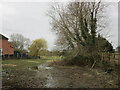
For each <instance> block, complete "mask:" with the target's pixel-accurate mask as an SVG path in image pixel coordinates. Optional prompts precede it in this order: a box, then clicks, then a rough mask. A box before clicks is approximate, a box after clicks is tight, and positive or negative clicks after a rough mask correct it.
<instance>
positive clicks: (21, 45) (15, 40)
mask: <svg viewBox="0 0 120 90" xmlns="http://www.w3.org/2000/svg"><path fill="white" fill-rule="evenodd" d="M10 41H11V44H12V45H13V47H14V49H15V51H23V50H25V49H27V47H28V46H29V44H30V40H29V39H28V38H25V37H24V36H23V35H21V34H12V35H11V36H10Z"/></svg>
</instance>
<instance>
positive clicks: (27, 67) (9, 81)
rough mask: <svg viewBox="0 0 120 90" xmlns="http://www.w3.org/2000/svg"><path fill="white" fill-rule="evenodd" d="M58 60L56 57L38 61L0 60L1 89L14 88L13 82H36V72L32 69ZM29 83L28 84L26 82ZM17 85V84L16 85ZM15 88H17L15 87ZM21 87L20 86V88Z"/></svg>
mask: <svg viewBox="0 0 120 90" xmlns="http://www.w3.org/2000/svg"><path fill="white" fill-rule="evenodd" d="M56 60H60V57H58V56H52V57H50V56H42V57H41V58H40V59H16V60H15V59H14V60H13V59H11V60H10V59H9V60H2V83H3V88H10V87H15V83H16V82H15V81H21V80H27V79H28V80H27V81H29V80H31V79H33V78H34V80H33V81H36V80H37V79H38V78H36V77H35V75H36V72H35V70H34V69H33V68H34V67H35V66H39V65H40V64H42V63H46V62H53V61H56ZM28 83H29V82H28ZM18 84H19V83H18ZM16 87H17V86H16ZM21 87H22V86H21Z"/></svg>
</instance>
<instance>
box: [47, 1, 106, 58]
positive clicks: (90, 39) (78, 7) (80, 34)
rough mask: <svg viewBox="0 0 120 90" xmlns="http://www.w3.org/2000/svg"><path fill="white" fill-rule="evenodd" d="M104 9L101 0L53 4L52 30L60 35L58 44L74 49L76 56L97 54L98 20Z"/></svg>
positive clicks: (50, 14)
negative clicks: (96, 0) (97, 0)
mask: <svg viewBox="0 0 120 90" xmlns="http://www.w3.org/2000/svg"><path fill="white" fill-rule="evenodd" d="M103 10H104V5H103V3H102V2H101V1H99V2H95V1H94V2H84V1H83V2H69V3H66V4H61V3H58V4H55V5H52V8H51V10H50V12H49V16H50V17H51V19H52V22H51V25H52V30H54V31H55V32H56V34H57V35H58V40H57V44H58V45H60V47H61V48H62V49H67V50H68V51H72V54H73V56H74V57H75V56H78V55H80V54H82V55H83V54H84V55H85V54H86V53H88V54H90V55H93V53H94V54H96V52H97V51H99V50H98V46H97V43H98V33H97V31H98V29H99V28H100V27H99V26H100V23H98V22H99V21H100V19H101V18H102V14H103ZM74 51H75V53H74ZM73 56H72V57H73Z"/></svg>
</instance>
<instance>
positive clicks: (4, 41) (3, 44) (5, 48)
mask: <svg viewBox="0 0 120 90" xmlns="http://www.w3.org/2000/svg"><path fill="white" fill-rule="evenodd" d="M0 55H2V56H6V55H8V56H9V55H14V48H13V47H12V45H11V44H10V42H8V38H7V37H5V36H4V35H2V34H0Z"/></svg>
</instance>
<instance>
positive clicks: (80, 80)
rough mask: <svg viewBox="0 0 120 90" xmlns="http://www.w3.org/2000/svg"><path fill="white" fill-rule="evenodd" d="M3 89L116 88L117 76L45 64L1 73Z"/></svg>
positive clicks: (79, 68) (82, 68)
mask: <svg viewBox="0 0 120 90" xmlns="http://www.w3.org/2000/svg"><path fill="white" fill-rule="evenodd" d="M3 88H118V75H116V73H115V72H114V71H113V72H111V73H106V72H104V71H103V70H98V69H89V68H87V67H77V66H74V67H70V66H54V67H48V65H47V64H46V63H44V64H41V65H39V66H38V67H37V66H36V67H31V68H28V70H27V71H26V70H20V71H19V70H17V69H16V70H14V72H12V74H9V72H3Z"/></svg>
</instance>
